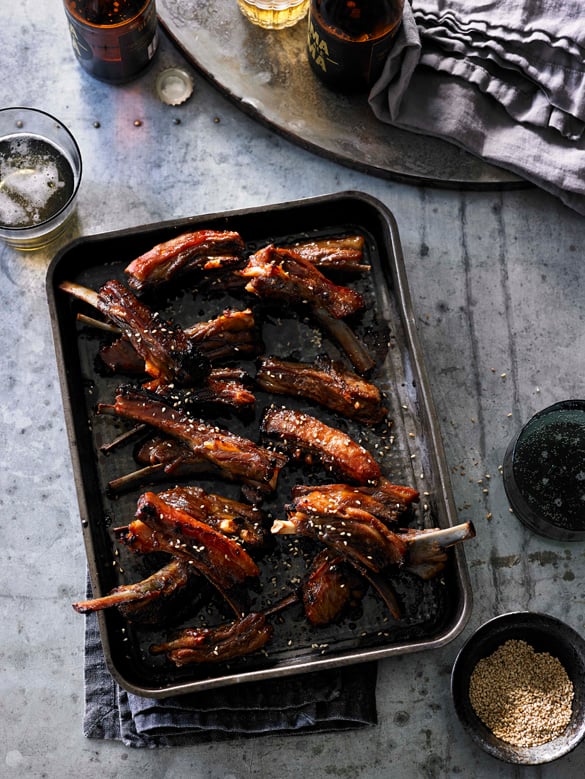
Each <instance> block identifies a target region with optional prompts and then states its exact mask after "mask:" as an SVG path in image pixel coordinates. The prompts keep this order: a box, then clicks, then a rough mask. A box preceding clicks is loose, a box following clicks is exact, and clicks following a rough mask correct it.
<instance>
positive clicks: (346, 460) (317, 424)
mask: <svg viewBox="0 0 585 779" xmlns="http://www.w3.org/2000/svg"><path fill="white" fill-rule="evenodd" d="M261 430H262V432H263V433H264V434H265V435H267V436H270V437H271V438H273V439H275V440H276V442H277V445H278V446H280V447H282V448H284V449H285V451H287V452H288V453H289V454H291V455H293V456H294V455H295V454H296V453H298V452H302V453H303V454H304V455H305V456H306V457H309V458H312V457H316V458H317V459H318V460H319V461H320V462H321V463H322V464H323V466H324V467H325V468H326V469H328V470H331V471H334V472H335V473H337V474H339V475H340V476H342V477H343V478H345V479H347V480H348V481H349V482H351V483H357V484H374V483H377V482H378V481H379V479H380V477H381V475H382V474H381V471H380V466H379V465H378V463H377V462H376V461H375V459H374V458H373V457H372V455H371V454H370V453H369V452H368V451H367V450H366V449H364V447H363V446H360V445H359V444H357V443H356V442H355V441H353V440H352V439H351V438H350V437H349V436H348V435H346V434H345V433H342V432H341V431H340V430H336V429H335V428H333V427H330V426H329V425H326V424H325V423H323V422H321V421H320V420H318V419H317V418H316V417H313V416H311V415H310V414H304V413H303V412H301V411H293V410H291V409H286V408H274V407H272V408H269V409H267V410H266V412H265V413H264V417H263V419H262V423H261Z"/></svg>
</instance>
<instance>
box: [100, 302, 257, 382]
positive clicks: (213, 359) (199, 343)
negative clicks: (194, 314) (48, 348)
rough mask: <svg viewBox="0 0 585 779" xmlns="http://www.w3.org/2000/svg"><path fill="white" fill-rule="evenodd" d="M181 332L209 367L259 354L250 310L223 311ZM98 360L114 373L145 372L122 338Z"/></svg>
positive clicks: (138, 359)
mask: <svg viewBox="0 0 585 779" xmlns="http://www.w3.org/2000/svg"><path fill="white" fill-rule="evenodd" d="M184 332H185V335H186V336H187V338H188V339H189V340H190V341H192V342H193V343H194V344H195V345H196V347H197V348H198V349H199V351H200V352H201V353H202V354H203V355H204V356H205V357H206V358H207V359H208V360H209V362H210V363H211V364H212V365H217V364H218V363H223V362H229V361H231V360H240V359H246V358H250V357H255V356H256V355H258V354H260V352H261V351H262V344H261V341H260V336H259V332H258V328H257V325H256V321H255V319H254V314H253V313H252V311H251V310H250V309H249V308H247V309H244V310H243V311H232V310H231V309H226V310H225V311H224V312H223V313H222V314H220V315H219V316H217V317H215V318H214V319H210V320H209V321H207V322H197V323H196V324H194V325H191V326H190V327H186V328H185V329H184ZM100 357H101V359H102V360H103V362H104V363H105V365H107V366H108V368H110V370H112V371H114V372H122V373H129V374H131V375H135V374H141V373H144V372H145V370H146V369H145V365H144V360H143V359H142V358H141V357H140V355H139V354H138V353H137V352H136V350H135V349H134V347H133V346H132V344H131V342H130V341H129V340H128V339H127V338H126V337H125V336H122V337H121V338H118V339H116V340H115V341H114V342H113V343H111V344H108V345H107V346H103V347H102V348H101V349H100Z"/></svg>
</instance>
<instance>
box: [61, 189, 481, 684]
mask: <svg viewBox="0 0 585 779" xmlns="http://www.w3.org/2000/svg"><path fill="white" fill-rule="evenodd" d="M202 228H208V229H217V230H222V229H229V230H235V231H237V232H239V233H240V234H241V235H242V237H243V239H244V241H245V243H246V246H247V250H248V251H249V252H253V251H254V250H256V249H258V248H259V247H261V246H263V245H266V244H268V243H271V242H274V243H276V244H286V243H289V242H292V241H297V240H303V239H309V238H319V237H331V236H338V235H342V234H347V233H356V232H357V233H361V234H363V235H364V236H365V238H366V250H365V251H366V259H367V261H368V262H369V263H370V265H371V272H370V273H367V274H364V275H363V276H361V277H360V278H355V279H352V280H351V281H349V282H347V283H350V284H351V286H354V287H355V288H357V289H359V290H360V291H361V292H362V294H364V295H365V296H366V299H367V306H366V310H365V312H364V313H363V314H362V315H361V316H360V317H359V318H358V319H356V320H355V321H354V322H352V326H353V328H354V329H355V331H356V333H357V334H358V336H359V337H360V338H361V339H362V340H363V341H364V342H365V343H366V345H367V346H368V348H369V349H370V351H371V353H372V355H373V356H374V357H375V358H376V361H377V368H376V371H375V373H374V375H373V377H372V379H373V380H374V381H375V382H376V383H377V384H378V386H380V388H381V389H382V390H383V392H384V393H385V400H386V405H387V407H388V408H389V412H390V413H389V418H390V419H391V426H388V425H385V424H384V425H381V426H380V425H379V426H376V427H375V428H367V429H366V426H360V425H358V424H356V423H353V422H350V421H346V420H340V419H339V418H337V419H334V418H333V416H332V415H328V414H327V413H326V412H323V411H321V410H318V409H317V408H316V407H312V406H311V405H310V404H309V403H308V402H306V403H303V402H302V401H299V400H296V401H295V400H292V399H291V400H289V399H286V398H283V397H282V396H281V397H279V398H278V402H279V403H281V404H283V403H286V404H287V405H289V406H291V407H296V408H301V409H304V410H305V411H308V412H309V413H312V414H314V415H315V416H317V417H319V418H321V419H323V421H325V422H328V423H330V424H335V425H336V426H338V427H339V428H340V429H343V430H345V431H346V432H348V433H349V434H350V435H351V436H352V437H353V438H354V439H355V440H357V441H359V442H360V443H362V444H363V445H364V446H366V447H367V448H368V449H369V450H370V451H372V452H374V453H375V456H376V459H377V460H378V462H380V464H381V466H382V471H383V472H384V473H385V474H386V475H387V476H389V478H391V480H392V481H394V482H397V483H403V484H409V485H411V486H413V487H416V488H417V489H418V490H419V491H420V493H421V501H420V505H419V506H418V507H417V508H416V510H415V511H414V512H413V514H412V517H411V518H410V520H409V522H410V526H412V527H418V528H423V527H432V526H439V527H448V526H452V525H454V524H457V523H458V521H459V520H458V518H457V516H456V511H455V508H454V504H453V498H452V494H451V488H450V484H449V477H448V471H447V465H446V462H445V456H444V451H443V447H442V443H441V438H440V433H439V429H438V423H437V418H436V414H435V411H434V408H433V402H432V398H431V393H430V389H429V381H428V378H427V374H426V370H425V365H424V357H423V353H422V351H421V346H420V344H419V341H418V337H417V332H416V326H415V321H414V315H413V310H412V304H411V299H410V293H409V289H408V283H407V278H406V273H405V268H404V262H403V256H402V250H401V247H400V240H399V234H398V229H397V225H396V222H395V219H394V217H393V215H392V213H391V212H390V211H388V209H387V208H386V207H385V206H384V205H383V204H381V203H380V202H379V201H377V200H376V199H374V198H372V197H370V196H368V195H365V194H362V193H360V192H341V193H335V194H332V195H328V196H322V197H317V198H310V199H305V200H299V201H295V202H289V203H284V204H278V205H269V206H266V207H262V208H254V209H246V210H238V211H232V212H227V213H219V214H207V215H201V216H194V217H192V218H186V219H180V220H175V221H168V222H162V223H157V224H151V225H146V226H141V227H136V228H131V229H127V230H121V231H117V232H112V233H106V234H101V235H95V236H89V237H84V238H80V239H78V240H75V241H74V242H72V243H71V244H69V245H68V246H66V247H65V248H64V249H63V250H61V251H60V252H59V253H58V254H57V255H56V256H55V258H54V259H53V261H52V263H51V265H50V267H49V269H48V274H47V294H48V301H49V306H50V312H51V320H52V326H53V335H54V342H55V348H56V357H57V364H58V370H59V376H60V382H61V390H62V395H63V403H64V412H65V417H66V422H67V430H68V436H69V444H70V448H71V456H72V464H73V473H74V478H75V483H76V487H77V494H78V502H79V513H80V524H81V530H82V533H83V539H84V543H85V548H86V552H87V559H88V565H89V573H90V578H91V585H92V589H93V594H94V596H96V597H98V596H101V595H104V594H106V593H107V592H109V590H111V589H112V588H113V587H115V586H118V585H119V584H122V583H127V582H131V581H137V580H139V579H141V578H144V576H145V575H147V574H148V573H150V572H151V571H152V570H154V569H155V568H156V567H158V566H157V565H154V562H153V561H151V560H150V559H149V558H147V557H146V556H143V555H136V554H132V553H131V552H129V551H128V550H126V549H124V548H123V547H121V546H120V544H119V543H118V542H117V541H116V539H115V535H114V532H113V529H114V528H115V527H117V526H120V525H125V524H127V523H128V522H130V521H131V520H132V518H133V516H134V512H135V510H136V500H137V498H138V496H139V495H140V494H141V493H142V492H143V491H145V490H146V489H153V490H154V491H156V490H157V489H164V488H165V487H168V486H170V485H169V483H164V482H161V483H157V484H154V485H140V486H137V487H135V488H134V489H132V490H129V491H127V492H123V493H121V494H117V495H110V494H109V493H108V490H107V485H108V483H109V482H110V480H111V479H113V478H115V477H118V476H120V475H122V474H124V473H128V472H130V471H132V470H135V469H136V467H137V466H136V464H135V463H134V461H133V454H132V446H131V445H130V446H124V447H120V448H117V449H116V450H114V451H113V452H110V454H109V455H107V456H106V455H104V454H103V452H102V451H101V450H100V447H101V446H102V444H103V443H106V442H109V441H112V440H113V439H114V438H116V436H117V435H119V433H120V432H122V431H123V430H124V429H126V427H128V426H130V423H128V425H127V424H126V423H125V422H124V421H123V420H119V419H116V418H114V417H111V416H108V415H103V414H101V415H96V413H95V408H96V404H97V403H98V402H105V403H109V402H112V400H113V397H114V393H115V389H116V387H117V386H118V385H120V384H122V383H124V382H125V381H126V379H125V378H124V377H120V376H111V375H106V374H105V373H104V372H103V371H102V370H101V369H100V368H99V362H98V358H97V354H98V349H99V347H100V346H101V345H102V344H103V342H104V339H105V338H106V339H107V336H104V334H103V333H100V332H98V331H96V330H94V329H92V328H90V327H87V326H85V325H83V324H80V323H79V321H78V319H77V314H78V313H79V312H80V311H83V310H85V309H84V304H82V303H80V302H79V301H76V300H74V299H73V298H71V297H70V296H69V295H67V294H65V293H64V292H62V291H61V290H60V289H59V285H60V283H61V282H63V281H66V280H68V281H73V282H76V283H78V284H82V285H85V286H87V287H90V288H92V289H96V290H97V289H98V288H99V286H100V285H101V284H102V283H104V282H105V281H107V280H108V279H110V278H119V279H123V278H124V274H123V269H124V267H125V266H126V265H127V264H128V263H129V262H130V261H131V260H132V259H134V258H135V257H136V256H138V255H140V254H142V253H143V252H145V251H146V250H148V249H149V248H151V247H152V246H154V245H156V244H158V243H160V242H161V241H165V240H169V239H170V238H172V237H174V236H176V235H178V234H180V233H182V232H186V231H189V230H194V229H202ZM244 295H245V293H241V292H238V293H233V292H229V291H227V290H225V289H223V288H220V289H217V287H216V288H215V291H214V292H213V293H210V292H209V290H207V291H206V292H201V291H197V290H195V289H189V290H183V291H182V292H180V293H177V294H176V295H175V296H171V297H167V298H166V299H165V300H164V302H163V303H160V306H162V307H161V308H160V310H161V311H162V313H163V314H166V315H168V316H172V317H173V318H174V319H175V321H177V322H178V323H179V324H181V325H183V326H187V325H189V324H193V323H194V322H195V321H200V320H205V319H208V318H210V317H212V316H215V315H217V314H218V313H220V312H221V311H223V310H224V309H225V308H227V307H230V306H231V307H233V308H244V307H245V306H247V305H250V304H251V305H252V306H255V307H257V301H254V300H251V299H249V298H246V297H244ZM88 313H91V312H88ZM256 313H258V311H256ZM259 315H260V317H261V322H262V338H263V341H264V347H265V348H264V351H265V353H267V354H276V355H278V356H280V357H282V358H285V359H286V358H296V359H304V360H311V359H312V358H314V357H315V356H317V355H318V354H320V353H323V352H327V353H328V354H329V355H330V356H331V357H332V358H334V359H345V358H343V356H342V355H341V354H340V353H339V352H338V351H337V348H336V347H335V345H334V344H333V343H332V342H330V341H329V340H328V339H327V338H326V337H325V336H324V335H323V334H322V333H321V332H320V331H319V330H318V329H317V328H316V327H315V326H314V324H312V323H311V321H310V320H308V319H307V318H305V317H304V316H303V315H299V314H296V313H295V312H292V311H290V312H289V311H286V310H283V308H282V306H281V307H280V308H270V307H268V308H266V309H261V310H260V312H259ZM243 367H245V368H246V369H247V370H248V372H249V373H250V375H251V376H253V375H254V363H253V362H251V363H250V364H243ZM273 399H274V398H271V397H269V396H266V395H263V394H262V393H260V392H259V393H257V409H256V412H255V417H254V419H251V420H241V419H239V418H237V417H231V418H225V419H224V418H220V417H218V418H217V422H218V423H219V424H221V425H222V426H224V427H226V428H228V429H231V430H233V431H234V432H238V433H243V434H245V435H248V437H250V438H252V439H253V440H258V439H259V433H258V421H259V418H260V416H261V414H262V411H263V409H264V408H265V407H266V406H267V405H268V404H269V403H270V402H271V401H272V400H273ZM328 481H329V482H330V481H332V479H331V476H327V475H326V474H324V473H323V472H321V471H319V469H314V470H312V471H307V470H306V468H305V467H304V466H301V465H300V464H296V463H289V464H288V465H287V466H286V467H285V469H284V470H283V471H282V472H281V475H280V477H279V483H278V489H277V492H276V494H275V495H274V497H272V498H271V499H270V501H268V502H267V503H266V504H264V506H263V507H264V508H265V509H266V511H267V512H268V514H269V516H270V518H276V517H278V516H280V517H282V516H283V514H284V512H283V508H282V507H283V506H284V504H286V503H287V502H290V489H291V486H292V485H294V484H295V483H324V482H328ZM190 483H198V484H200V485H201V486H202V487H203V488H204V489H206V490H208V491H210V492H216V493H220V494H223V495H226V496H227V497H233V498H239V497H240V494H239V488H238V487H237V486H236V485H234V484H228V483H226V482H223V483H222V482H219V481H218V480H213V479H201V478H199V479H197V481H196V482H195V481H193V480H192V481H191V482H190ZM317 551H318V546H317V544H316V543H314V542H312V541H310V540H308V539H302V538H297V537H294V536H284V537H282V538H281V537H276V538H275V539H274V548H273V549H272V550H271V551H269V553H268V554H267V555H266V556H265V557H264V558H263V559H262V560H261V561H260V562H259V565H260V567H261V575H260V581H259V583H258V584H257V585H256V584H255V585H253V586H252V587H251V588H250V597H251V599H252V603H251V608H252V609H256V610H258V609H262V608H264V607H266V606H267V605H269V604H270V603H273V602H275V601H277V600H279V599H280V598H281V597H282V596H283V595H284V594H286V593H287V592H291V591H292V590H293V589H295V588H296V587H297V586H298V582H299V581H300V580H301V579H302V577H303V576H304V575H305V574H306V570H307V564H308V562H309V561H310V559H312V557H313V556H314V555H315V554H316V552H317ZM159 564H160V561H159ZM393 583H394V586H395V589H396V592H397V594H398V597H399V599H400V601H401V604H402V609H403V616H402V618H401V619H400V620H398V621H395V620H393V619H392V618H391V617H390V616H389V614H388V612H387V609H386V608H385V607H384V606H383V605H382V602H381V600H380V599H379V598H378V597H377V595H375V594H373V593H371V592H369V593H368V594H367V595H366V597H365V598H364V600H363V602H362V606H361V608H360V609H359V610H358V611H355V612H353V613H351V614H349V615H348V616H347V617H346V618H345V619H343V620H342V621H341V622H339V623H338V624H335V625H330V626H326V627H319V628H315V627H312V626H310V624H309V623H308V621H307V620H306V618H305V616H304V614H303V611H302V606H301V605H300V604H296V605H293V606H291V607H289V608H288V609H286V610H285V611H283V612H282V613H281V614H279V615H278V617H277V618H275V619H274V621H273V625H274V635H273V638H272V639H271V641H270V643H269V644H268V646H267V647H266V649H265V651H262V652H257V653H255V654H253V655H249V656H248V657H245V658H241V659H239V660H235V661H231V662H230V663H229V664H227V663H224V664H217V665H215V664H214V665H191V666H184V667H182V668H176V667H174V666H173V665H172V664H171V663H169V662H168V661H167V660H166V659H165V658H161V657H160V656H153V655H151V654H150V653H149V651H148V647H149V646H150V644H152V643H153V642H157V641H160V640H164V638H165V637H167V636H168V633H169V629H167V628H165V629H161V628H156V629H154V628H150V627H144V626H140V625H135V624H131V623H128V622H127V621H126V620H124V619H123V618H122V617H121V616H120V614H119V613H118V612H117V610H115V609H109V610H107V611H103V612H99V613H98V619H99V626H100V633H101V639H102V644H103V648H104V653H105V657H106V661H107V664H108V668H109V670H110V672H111V673H112V675H113V677H114V678H115V679H116V681H117V682H118V683H119V684H120V685H121V686H122V687H123V688H125V689H127V690H128V691H130V692H134V693H136V694H139V695H144V696H147V697H153V698H157V697H165V696H169V695H174V694H182V693H187V692H194V691H197V690H202V689H208V688H212V687H218V686H223V685H230V684H235V683H239V682H245V681H254V680H261V679H270V678H273V677H276V676H282V675H292V674H298V673H304V672H309V671H317V670H319V669H324V668H330V667H334V666H341V665H347V664H351V663H358V662H364V661H372V660H377V659H381V658H385V657H389V656H392V655H399V654H405V653H409V652H415V651H419V650H428V649H432V648H436V647H439V646H443V645H444V644H446V643H448V642H449V641H451V640H452V639H454V638H455V637H456V636H457V635H458V634H459V633H460V631H461V630H462V629H463V627H464V625H465V623H466V622H467V619H468V617H469V612H470V608H471V591H470V587H469V581H468V575H467V568H466V564H465V556H464V551H463V549H462V548H461V545H459V546H458V547H455V548H454V549H452V550H450V552H449V562H448V564H447V567H446V569H445V571H444V572H443V573H442V574H441V576H440V577H437V578H435V579H433V580H431V581H429V582H423V581H422V580H420V579H417V578H416V577H414V576H412V575H410V574H408V573H406V572H400V573H398V574H397V575H396V576H394V577H393ZM82 599H83V594H82V593H81V592H80V597H79V600H82ZM230 618H233V617H230V616H229V614H227V613H226V612H225V608H224V606H223V604H222V603H221V599H220V598H219V597H218V598H215V597H214V596H213V594H211V595H209V593H207V594H206V593H205V592H204V593H203V594H201V596H198V598H196V599H195V602H194V607H193V613H192V614H190V615H189V618H188V619H187V620H186V621H185V622H183V623H180V625H179V626H182V625H187V624H189V625H197V626H201V625H217V624H221V623H222V622H225V621H228V620H229V619H230Z"/></svg>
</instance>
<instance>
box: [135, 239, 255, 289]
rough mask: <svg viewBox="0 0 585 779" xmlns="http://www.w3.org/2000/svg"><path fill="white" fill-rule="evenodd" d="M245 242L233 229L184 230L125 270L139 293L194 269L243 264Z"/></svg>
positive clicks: (220, 267) (225, 267)
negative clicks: (185, 231)
mask: <svg viewBox="0 0 585 779" xmlns="http://www.w3.org/2000/svg"><path fill="white" fill-rule="evenodd" d="M243 253H244V242H243V240H242V238H241V236H240V235H239V233H237V232H234V231H231V230H195V231H193V232H187V233H183V234H182V235H179V236H177V237H176V238H172V239H170V240H168V241H164V242H163V243H159V244H157V245H156V246H154V247H153V248H152V249H150V250H149V251H147V252H145V253H144V254H142V255H140V257H137V258H136V259H135V260H133V261H132V262H131V263H130V264H129V265H128V266H127V267H126V269H125V272H126V273H127V275H128V285H129V286H130V287H131V289H133V290H134V291H135V292H138V293H142V292H144V291H145V290H148V289H151V288H152V287H156V286H157V285H160V284H164V283H167V282H169V281H171V280H174V279H176V278H177V277H179V276H186V275H187V274H192V273H193V272H199V273H201V272H207V271H217V270H231V269H232V268H234V267H237V266H238V265H240V264H241V263H242V257H243Z"/></svg>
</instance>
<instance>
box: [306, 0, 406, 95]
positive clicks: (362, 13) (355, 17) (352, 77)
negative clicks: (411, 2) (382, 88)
mask: <svg viewBox="0 0 585 779" xmlns="http://www.w3.org/2000/svg"><path fill="white" fill-rule="evenodd" d="M403 8H404V0H311V4H310V6H309V32H308V56H309V62H310V63H311V67H312V68H313V70H314V71H315V73H316V74H317V75H318V76H319V78H320V79H321V80H322V81H323V82H324V83H325V84H327V85H328V86H330V87H332V88H333V89H335V90H337V91H340V92H358V91H366V90H368V89H369V88H370V87H371V86H372V84H373V83H374V82H375V81H376V79H377V78H378V76H379V75H380V74H381V72H382V69H383V67H384V63H385V61H386V57H387V55H388V52H389V51H390V49H391V48H392V44H393V42H394V37H395V35H396V33H397V32H398V30H399V28H400V24H401V22H402V12H403Z"/></svg>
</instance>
